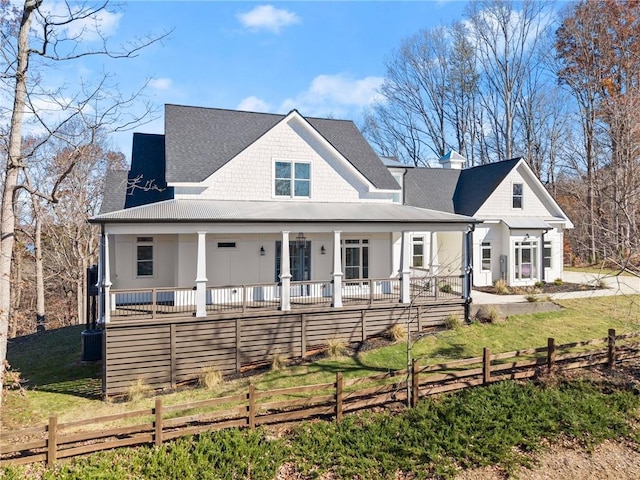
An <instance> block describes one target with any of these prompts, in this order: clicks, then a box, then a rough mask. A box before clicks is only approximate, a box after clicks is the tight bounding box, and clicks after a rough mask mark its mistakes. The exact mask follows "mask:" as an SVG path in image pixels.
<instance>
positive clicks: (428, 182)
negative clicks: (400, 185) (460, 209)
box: [404, 168, 461, 213]
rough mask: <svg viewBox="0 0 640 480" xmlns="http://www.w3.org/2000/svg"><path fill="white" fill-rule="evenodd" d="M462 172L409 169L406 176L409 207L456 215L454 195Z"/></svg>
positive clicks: (405, 183) (406, 201) (436, 169)
mask: <svg viewBox="0 0 640 480" xmlns="http://www.w3.org/2000/svg"><path fill="white" fill-rule="evenodd" d="M460 173H461V170H450V169H445V168H409V169H407V170H406V173H405V175H404V199H405V203H406V204H407V205H414V206H416V207H420V208H430V209H432V210H440V211H442V212H448V213H456V212H455V206H454V195H455V191H456V185H457V184H458V178H459V177H460Z"/></svg>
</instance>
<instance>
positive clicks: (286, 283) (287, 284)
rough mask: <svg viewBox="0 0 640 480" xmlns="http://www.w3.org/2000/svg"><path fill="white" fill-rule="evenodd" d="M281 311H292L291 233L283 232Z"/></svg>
mask: <svg viewBox="0 0 640 480" xmlns="http://www.w3.org/2000/svg"><path fill="white" fill-rule="evenodd" d="M280 253H281V254H280V310H283V311H286V310H291V265H290V261H289V232H287V231H283V232H282V252H280Z"/></svg>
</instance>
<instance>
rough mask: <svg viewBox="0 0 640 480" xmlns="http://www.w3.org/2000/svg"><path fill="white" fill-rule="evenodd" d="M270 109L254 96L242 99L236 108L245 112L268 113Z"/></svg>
mask: <svg viewBox="0 0 640 480" xmlns="http://www.w3.org/2000/svg"><path fill="white" fill-rule="evenodd" d="M270 108H271V107H270V106H269V104H268V103H267V102H265V101H264V100H262V99H260V98H258V97H254V96H251V97H247V98H245V99H243V100H242V101H241V102H240V103H239V104H238V107H237V109H238V110H244V111H247V112H268V111H269V110H270Z"/></svg>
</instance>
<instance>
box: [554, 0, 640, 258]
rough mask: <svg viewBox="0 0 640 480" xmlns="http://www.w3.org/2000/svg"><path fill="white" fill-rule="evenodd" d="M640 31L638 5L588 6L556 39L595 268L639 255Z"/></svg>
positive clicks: (572, 12)
mask: <svg viewBox="0 0 640 480" xmlns="http://www.w3.org/2000/svg"><path fill="white" fill-rule="evenodd" d="M639 29H640V4H638V3H637V2H626V1H618V0H615V1H609V0H601V1H595V2H591V1H583V2H580V3H578V4H576V5H574V6H573V7H571V8H570V9H568V10H567V12H566V14H565V17H564V19H563V21H562V25H561V26H560V28H559V29H558V31H557V35H556V49H557V51H558V58H559V61H560V66H559V68H558V77H559V78H560V80H561V82H562V83H563V84H564V85H566V86H567V87H568V88H569V91H570V92H571V93H572V96H573V98H574V100H575V102H576V104H577V105H578V108H579V111H580V121H581V127H582V138H583V153H584V159H585V160H584V164H585V165H584V169H583V170H582V171H584V175H585V183H586V190H585V192H584V193H585V197H584V203H585V207H586V216H587V221H588V225H589V229H588V237H587V242H585V243H588V252H589V257H590V259H591V260H592V261H595V260H597V259H598V258H601V257H603V256H611V255H612V254H615V255H620V254H622V255H628V254H629V253H630V252H631V251H632V250H636V251H637V248H638V242H637V237H638V233H640V232H638V219H637V215H638V194H639V193H640V192H639V191H638V189H639V185H640V176H639V173H640V172H638V162H639V151H638V149H639V142H640V132H639V131H638V126H637V112H638V109H639V108H640V91H639V85H638V82H639V75H640V34H639V33H638V32H639V31H640V30H639Z"/></svg>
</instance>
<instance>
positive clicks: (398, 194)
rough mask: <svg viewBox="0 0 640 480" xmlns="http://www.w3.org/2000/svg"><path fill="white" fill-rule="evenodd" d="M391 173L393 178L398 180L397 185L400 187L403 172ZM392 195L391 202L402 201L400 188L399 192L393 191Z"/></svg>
mask: <svg viewBox="0 0 640 480" xmlns="http://www.w3.org/2000/svg"><path fill="white" fill-rule="evenodd" d="M391 175H392V176H393V178H394V180H395V181H396V182H398V185H400V187H402V183H403V180H404V176H403V174H402V173H398V172H394V173H392V174H391ZM392 195H393V198H392V201H393V203H402V190H400V191H399V192H394V193H393V194H392Z"/></svg>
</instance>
